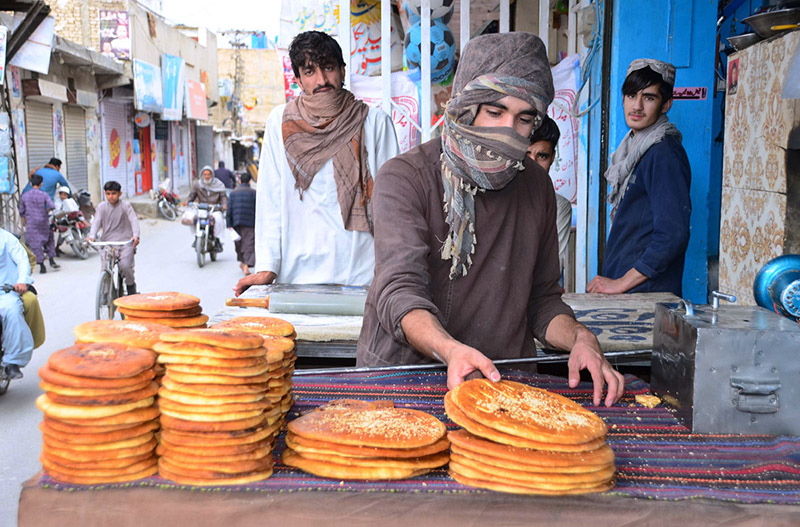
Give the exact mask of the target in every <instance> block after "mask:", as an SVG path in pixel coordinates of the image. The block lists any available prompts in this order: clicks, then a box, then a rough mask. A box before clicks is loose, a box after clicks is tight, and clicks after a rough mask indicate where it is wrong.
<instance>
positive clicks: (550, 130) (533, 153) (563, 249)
mask: <svg viewBox="0 0 800 527" xmlns="http://www.w3.org/2000/svg"><path fill="white" fill-rule="evenodd" d="M560 137H561V132H560V131H559V130H558V124H556V122H555V121H554V120H552V119H551V118H550V117H549V116H547V115H545V116H544V117H543V118H542V125H541V126H539V128H537V129H536V131H535V132H533V136H531V146H529V147H528V157H530V158H531V159H533V160H534V161H535V162H536V164H537V165H539V166H540V167H542V168H543V169H544V171H545V172H547V173H548V174H549V173H550V167H551V166H552V165H553V161H554V160H555V157H556V145H558V140H559V138H560ZM570 227H572V204H571V203H570V202H569V200H568V199H567V198H565V197H564V196H562V195H561V194H559V193H558V192H556V229H557V232H558V263H559V265H560V266H561V272H562V273H563V272H564V262H565V261H566V258H567V247H568V246H569V231H570Z"/></svg>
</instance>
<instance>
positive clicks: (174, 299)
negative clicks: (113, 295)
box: [114, 291, 200, 311]
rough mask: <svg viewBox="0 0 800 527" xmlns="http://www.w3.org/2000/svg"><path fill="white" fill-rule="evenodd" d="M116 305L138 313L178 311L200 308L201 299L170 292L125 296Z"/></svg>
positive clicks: (117, 300)
mask: <svg viewBox="0 0 800 527" xmlns="http://www.w3.org/2000/svg"><path fill="white" fill-rule="evenodd" d="M114 305H115V306H117V307H122V308H125V309H133V310H136V311H177V310H181V309H191V308H193V307H197V306H199V305H200V299H199V298H197V297H196V296H192V295H185V294H183V293H176V292H173V291H168V292H163V293H142V294H138V295H128V296H123V297H120V298H117V299H116V300H114Z"/></svg>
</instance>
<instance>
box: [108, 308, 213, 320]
mask: <svg viewBox="0 0 800 527" xmlns="http://www.w3.org/2000/svg"><path fill="white" fill-rule="evenodd" d="M117 311H119V312H120V313H122V314H123V315H125V316H129V315H130V316H132V317H136V318H182V317H193V316H196V315H199V314H200V313H202V312H203V308H202V307H200V306H196V307H190V308H189V309H176V310H172V311H145V310H143V309H128V308H127V307H120V308H117Z"/></svg>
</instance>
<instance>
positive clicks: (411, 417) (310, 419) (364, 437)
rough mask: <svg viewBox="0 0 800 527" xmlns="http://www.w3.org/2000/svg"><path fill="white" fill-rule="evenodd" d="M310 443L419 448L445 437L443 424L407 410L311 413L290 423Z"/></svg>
mask: <svg viewBox="0 0 800 527" xmlns="http://www.w3.org/2000/svg"><path fill="white" fill-rule="evenodd" d="M289 431H290V432H292V433H294V434H296V435H298V436H301V437H307V438H309V439H314V440H317V441H327V442H330V443H341V444H345V445H358V446H369V447H378V448H419V447H423V446H426V445H431V444H433V443H435V442H437V441H438V440H439V439H441V438H442V437H444V434H445V431H446V429H445V426H444V423H442V422H441V421H439V420H438V419H436V418H435V417H434V416H432V415H430V414H427V413H425V412H420V411H419V410H412V409H410V408H378V409H374V410H356V411H351V410H338V411H325V412H311V413H309V414H306V415H303V416H301V417H299V418H297V419H295V420H294V421H292V422H291V423H289Z"/></svg>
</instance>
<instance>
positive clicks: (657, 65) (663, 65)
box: [625, 59, 675, 86]
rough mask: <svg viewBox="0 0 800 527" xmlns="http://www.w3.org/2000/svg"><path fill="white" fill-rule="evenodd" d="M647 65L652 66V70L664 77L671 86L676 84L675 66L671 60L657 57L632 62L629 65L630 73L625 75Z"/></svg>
mask: <svg viewBox="0 0 800 527" xmlns="http://www.w3.org/2000/svg"><path fill="white" fill-rule="evenodd" d="M647 66H650V69H651V70H653V71H655V72H656V73H658V74H659V75H661V78H662V79H664V82H665V83H667V84H669V85H670V86H675V66H673V65H672V64H670V63H669V62H662V61H660V60H656V59H636V60H634V61H633V62H631V65H630V66H628V73H626V74H625V76H626V77H627V76H628V75H630V74H631V73H633V72H634V71H637V70H640V69H642V68H646V67H647Z"/></svg>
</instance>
